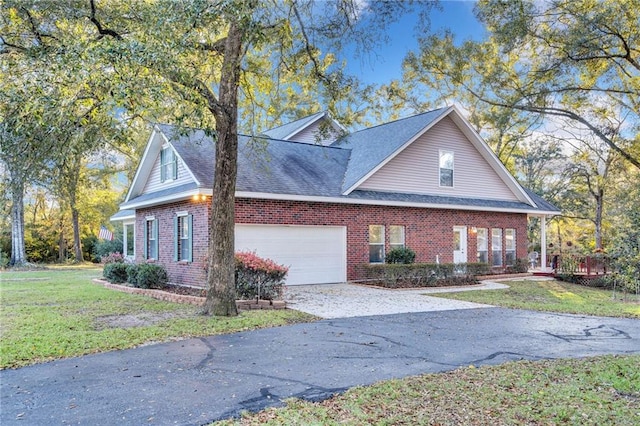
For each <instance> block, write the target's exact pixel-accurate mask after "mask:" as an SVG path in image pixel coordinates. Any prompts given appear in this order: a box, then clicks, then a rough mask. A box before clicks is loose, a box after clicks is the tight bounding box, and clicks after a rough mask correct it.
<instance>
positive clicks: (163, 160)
mask: <svg viewBox="0 0 640 426" xmlns="http://www.w3.org/2000/svg"><path fill="white" fill-rule="evenodd" d="M177 178H178V158H177V157H176V155H175V153H174V152H173V149H171V148H170V147H166V148H162V151H160V181H161V182H164V181H167V180H174V179H177Z"/></svg>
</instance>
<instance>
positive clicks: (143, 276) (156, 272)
mask: <svg viewBox="0 0 640 426" xmlns="http://www.w3.org/2000/svg"><path fill="white" fill-rule="evenodd" d="M135 281H136V283H135V285H134V286H135V287H139V288H154V289H159V290H162V289H163V288H165V287H166V285H167V282H168V276H167V270H166V269H164V267H163V266H162V265H157V264H154V263H143V264H140V265H138V267H137V271H136V273H135ZM131 284H133V283H131Z"/></svg>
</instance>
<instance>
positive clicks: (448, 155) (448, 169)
mask: <svg viewBox="0 0 640 426" xmlns="http://www.w3.org/2000/svg"><path fill="white" fill-rule="evenodd" d="M440 186H441V187H447V188H453V152H452V151H440Z"/></svg>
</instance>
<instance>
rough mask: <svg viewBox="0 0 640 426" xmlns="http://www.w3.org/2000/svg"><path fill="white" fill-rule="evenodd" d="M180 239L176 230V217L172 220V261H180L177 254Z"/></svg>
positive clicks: (178, 230)
mask: <svg viewBox="0 0 640 426" xmlns="http://www.w3.org/2000/svg"><path fill="white" fill-rule="evenodd" d="M179 239H180V229H179V228H178V216H175V217H174V218H173V260H174V262H177V261H178V260H179V259H180V254H179V253H178V249H179V248H180V245H179V244H178V240H179Z"/></svg>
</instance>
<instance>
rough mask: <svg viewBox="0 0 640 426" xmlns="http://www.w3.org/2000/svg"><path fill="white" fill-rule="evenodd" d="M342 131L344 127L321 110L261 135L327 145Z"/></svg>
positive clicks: (344, 130)
mask: <svg viewBox="0 0 640 426" xmlns="http://www.w3.org/2000/svg"><path fill="white" fill-rule="evenodd" d="M344 132H346V129H345V128H344V127H342V125H341V124H340V123H338V122H337V121H335V120H334V119H333V118H331V116H330V115H329V114H328V113H327V112H326V111H322V112H318V113H316V114H313V115H310V116H308V117H304V118H301V119H299V120H296V121H293V122H291V123H287V124H283V125H282V126H278V127H274V128H273V129H269V130H267V131H265V132H263V133H262V134H261V136H264V137H267V138H270V139H277V140H285V141H295V142H304V143H311V144H317V143H319V144H321V145H328V144H330V143H332V142H334V141H335V139H336V138H337V137H338V136H339V135H340V134H342V133H344Z"/></svg>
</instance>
